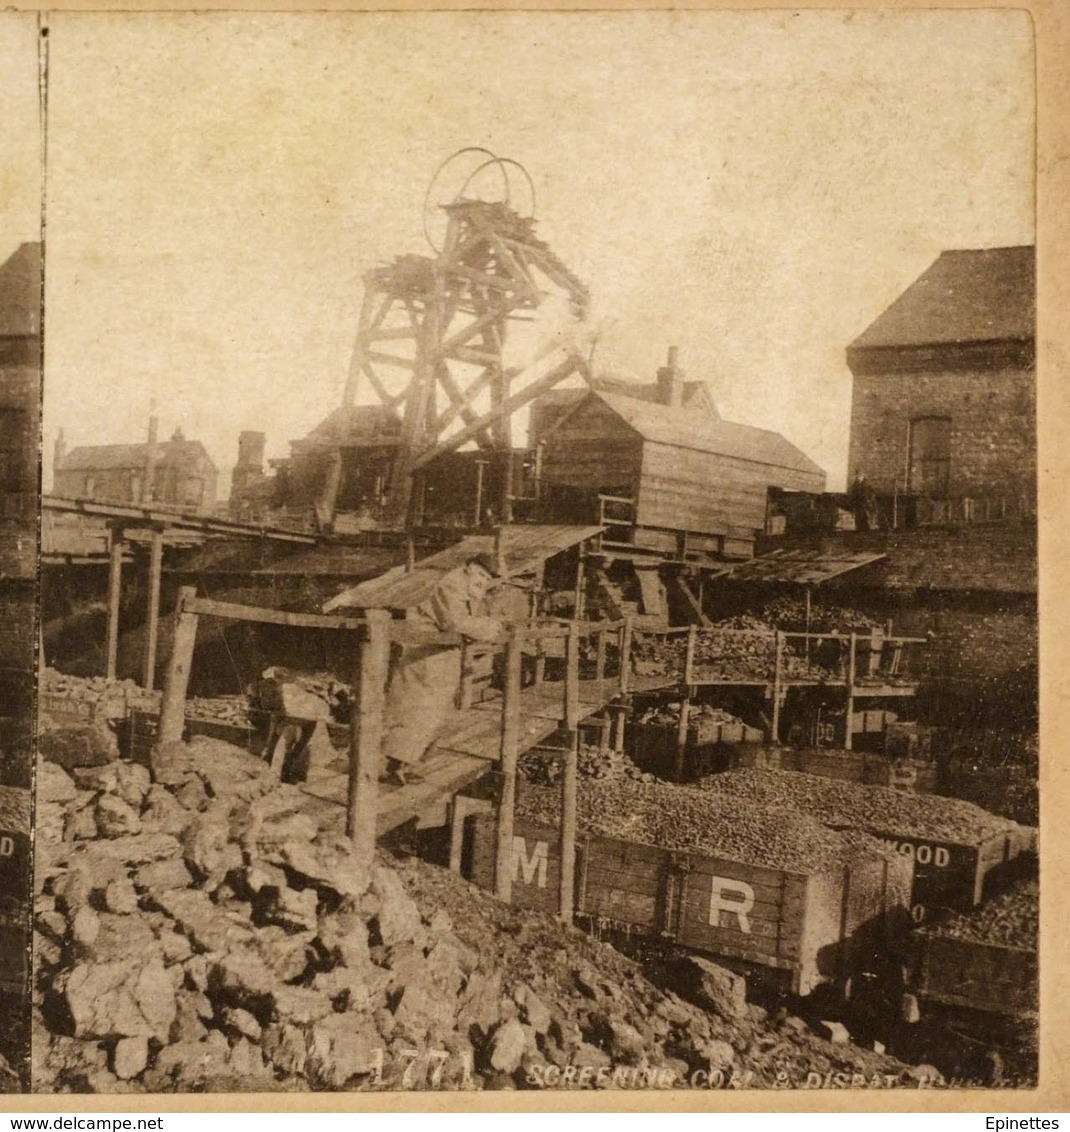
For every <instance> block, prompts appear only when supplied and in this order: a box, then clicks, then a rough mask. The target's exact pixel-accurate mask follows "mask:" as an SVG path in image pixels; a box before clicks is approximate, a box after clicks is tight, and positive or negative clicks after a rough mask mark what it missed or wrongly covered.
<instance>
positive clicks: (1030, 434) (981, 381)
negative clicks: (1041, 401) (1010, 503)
mask: <svg viewBox="0 0 1070 1132" xmlns="http://www.w3.org/2000/svg"><path fill="white" fill-rule="evenodd" d="M1035 384H1036V382H1035V373H1034V371H1033V369H1032V368H1028V369H1001V370H981V369H977V370H968V371H962V372H947V371H941V370H926V371H923V372H917V373H858V374H856V375H855V378H854V395H853V400H852V406H851V446H850V457H849V470H850V475H852V476H853V474H854V470H855V469H856V468H861V469H862V470H863V471H864V472H865V474H866V477H867V479H868V480H869V481H870V483H871V484H872V485H873V487H874V488H875V489H876V490H877V491H878V492H882V493H883V492H888V493H891V492H892V491H893V490H896V489H898V490H899V491H902V490H903V488H904V477H905V475H906V461H907V444H908V435H909V426H910V421H911V419H913V418H916V417H924V416H946V417H950V418H951V471H950V484H949V492H948V493H949V494H950V495H951V496H952V497H960V496H969V497H975V498H982V497H985V496H988V497H993V498H1010V499H1016V498H1017V497H1018V496H1020V495H1023V494H1024V495H1026V496H1028V497H1032V496H1033V495H1035V490H1036V488H1035V480H1036V389H1035Z"/></svg>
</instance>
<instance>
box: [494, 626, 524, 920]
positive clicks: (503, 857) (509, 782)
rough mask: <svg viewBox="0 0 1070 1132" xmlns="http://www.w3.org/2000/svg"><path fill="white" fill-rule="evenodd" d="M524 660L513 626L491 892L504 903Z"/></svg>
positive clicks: (509, 894) (509, 884)
mask: <svg viewBox="0 0 1070 1132" xmlns="http://www.w3.org/2000/svg"><path fill="white" fill-rule="evenodd" d="M523 659H524V633H523V629H522V627H520V626H513V627H512V632H511V634H510V637H509V642H508V644H507V646H506V653H505V689H504V694H503V696H502V740H501V775H502V796H501V801H500V802H499V803H498V844H497V853H496V855H495V865H494V894H495V896H497V897H498V899H499V900H504V901H505V902H506V903H507V904H508V903H509V902H510V901H511V900H512V898H513V810H514V809H515V807H516V764H517V758H518V756H519V753H520V674H521V666H522V662H523Z"/></svg>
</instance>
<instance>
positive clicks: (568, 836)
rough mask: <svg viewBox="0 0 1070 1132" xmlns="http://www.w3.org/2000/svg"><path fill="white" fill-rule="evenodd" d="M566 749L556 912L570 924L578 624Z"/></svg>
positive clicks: (568, 672)
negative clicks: (559, 885)
mask: <svg viewBox="0 0 1070 1132" xmlns="http://www.w3.org/2000/svg"><path fill="white" fill-rule="evenodd" d="M565 727H566V729H567V730H568V743H567V745H566V749H565V765H564V773H563V774H562V775H561V846H560V853H561V893H560V901H559V904H558V915H559V916H560V917H561V919H562V920H564V921H565V923H568V924H570V923H572V917H573V914H574V912H575V909H576V809H577V792H578V783H579V754H580V730H579V728H580V638H579V626H578V625H575V624H573V625H571V626H570V627H569V634H568V641H567V642H566V648H565Z"/></svg>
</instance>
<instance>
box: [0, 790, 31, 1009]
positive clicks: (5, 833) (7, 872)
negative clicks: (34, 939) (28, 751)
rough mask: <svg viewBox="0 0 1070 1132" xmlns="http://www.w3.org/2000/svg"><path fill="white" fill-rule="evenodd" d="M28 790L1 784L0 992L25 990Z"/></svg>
mask: <svg viewBox="0 0 1070 1132" xmlns="http://www.w3.org/2000/svg"><path fill="white" fill-rule="evenodd" d="M29 891H30V792H29V791H28V790H22V789H20V788H18V787H15V786H0V992H3V993H5V994H13V995H25V993H26V974H27V968H26V958H27V947H28V944H29V905H28V900H29Z"/></svg>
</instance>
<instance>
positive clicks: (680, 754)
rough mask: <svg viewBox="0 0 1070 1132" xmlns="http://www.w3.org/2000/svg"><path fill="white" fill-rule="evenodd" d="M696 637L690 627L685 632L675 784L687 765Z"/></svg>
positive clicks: (677, 729)
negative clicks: (685, 644)
mask: <svg viewBox="0 0 1070 1132" xmlns="http://www.w3.org/2000/svg"><path fill="white" fill-rule="evenodd" d="M697 636H698V630H697V629H696V627H695V626H694V625H691V626H690V627H689V628H688V630H687V651H686V652H685V653H684V695H683V699H682V700H681V701H680V720H679V722H678V724H677V727H676V764H675V766H674V768H673V769H674V774H675V777H676V781H677V782H682V781H683V779H684V768H685V766H686V763H687V729H688V726H689V724H690V722H691V697H692V696H693V695H694V688H693V686H692V679H693V672H692V669H693V668H694V665H695V643H696V638H697Z"/></svg>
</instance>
